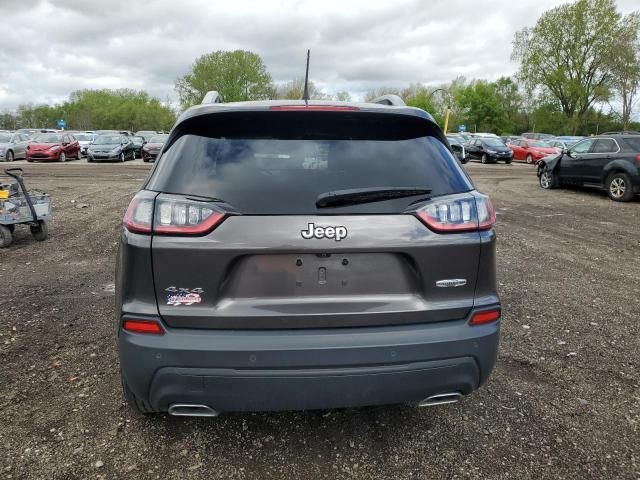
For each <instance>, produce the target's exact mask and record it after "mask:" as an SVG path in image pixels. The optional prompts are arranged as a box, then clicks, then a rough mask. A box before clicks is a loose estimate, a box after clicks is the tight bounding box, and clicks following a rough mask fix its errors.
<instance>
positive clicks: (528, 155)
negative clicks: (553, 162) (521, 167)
mask: <svg viewBox="0 0 640 480" xmlns="http://www.w3.org/2000/svg"><path fill="white" fill-rule="evenodd" d="M508 147H509V148H510V149H511V150H513V159H514V160H516V161H519V162H527V163H536V162H537V161H538V160H540V159H541V158H544V157H546V156H547V155H554V154H556V153H558V152H559V151H560V150H562V149H561V148H558V147H554V146H552V145H551V144H550V143H547V142H543V141H541V140H530V139H528V138H523V139H521V140H514V141H513V142H511V143H510V144H509V145H508Z"/></svg>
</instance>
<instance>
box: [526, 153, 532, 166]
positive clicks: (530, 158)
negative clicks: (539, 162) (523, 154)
mask: <svg viewBox="0 0 640 480" xmlns="http://www.w3.org/2000/svg"><path fill="white" fill-rule="evenodd" d="M527 163H528V164H532V163H533V157H532V156H531V154H530V153H528V154H527Z"/></svg>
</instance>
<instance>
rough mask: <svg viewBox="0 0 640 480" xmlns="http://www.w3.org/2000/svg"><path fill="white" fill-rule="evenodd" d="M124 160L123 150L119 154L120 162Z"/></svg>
mask: <svg viewBox="0 0 640 480" xmlns="http://www.w3.org/2000/svg"><path fill="white" fill-rule="evenodd" d="M124 160H125V158H124V152H122V153H121V154H120V162H122V163H124Z"/></svg>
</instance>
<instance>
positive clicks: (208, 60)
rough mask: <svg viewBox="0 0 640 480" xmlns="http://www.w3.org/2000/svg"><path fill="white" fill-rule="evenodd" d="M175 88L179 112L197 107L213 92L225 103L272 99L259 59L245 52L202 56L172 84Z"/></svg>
mask: <svg viewBox="0 0 640 480" xmlns="http://www.w3.org/2000/svg"><path fill="white" fill-rule="evenodd" d="M175 88H176V91H177V93H178V96H179V98H180V103H181V104H182V107H183V108H187V107H190V106H191V105H195V104H198V103H200V102H201V101H202V98H203V97H204V96H205V94H206V93H207V92H208V91H209V90H216V91H217V92H218V93H219V94H220V95H222V98H223V100H224V101H225V102H238V101H244V100H263V99H268V98H270V97H271V96H272V95H273V88H272V80H271V75H270V74H269V72H268V71H267V67H266V66H265V64H264V63H263V61H262V58H260V56H259V55H257V54H255V53H253V52H248V51H245V50H234V51H232V52H229V51H223V50H218V51H216V52H212V53H207V54H205V55H202V56H201V57H199V58H198V59H197V60H196V61H195V62H194V64H193V65H192V66H191V69H190V71H189V72H188V73H187V74H186V75H184V76H183V77H180V78H178V79H177V80H176V83H175Z"/></svg>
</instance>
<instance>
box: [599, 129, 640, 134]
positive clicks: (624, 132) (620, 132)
mask: <svg viewBox="0 0 640 480" xmlns="http://www.w3.org/2000/svg"><path fill="white" fill-rule="evenodd" d="M598 135H640V132H635V131H633V130H622V131H619V132H604V133H600V134H598Z"/></svg>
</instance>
